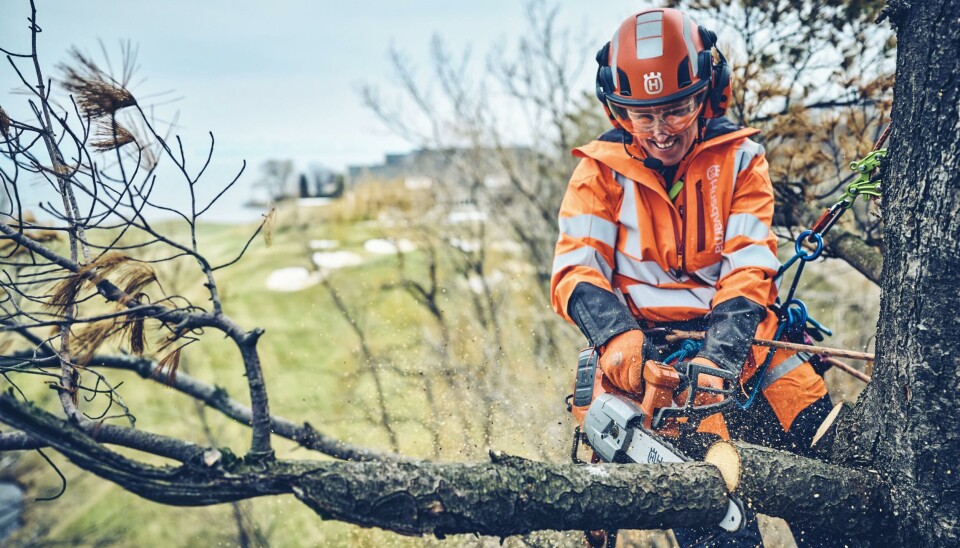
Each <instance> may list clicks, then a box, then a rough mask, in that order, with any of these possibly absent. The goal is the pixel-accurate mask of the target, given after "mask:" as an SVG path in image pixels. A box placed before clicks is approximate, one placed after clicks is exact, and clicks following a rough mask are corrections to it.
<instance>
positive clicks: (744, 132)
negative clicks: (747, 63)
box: [571, 117, 760, 196]
mask: <svg viewBox="0 0 960 548" xmlns="http://www.w3.org/2000/svg"><path fill="white" fill-rule="evenodd" d="M758 133H760V130H758V129H753V128H749V127H739V126H737V125H735V124H734V123H733V122H731V121H730V120H729V119H728V118H726V117H723V118H716V119H712V120H708V121H707V127H706V130H705V132H704V140H703V141H702V142H700V143H696V144H694V145H693V150H691V151H690V153H689V154H687V155H686V157H684V159H683V160H682V161H681V162H680V166H679V168H678V170H677V172H678V173H683V172H684V171H686V168H687V164H688V163H689V162H690V160H691V159H693V158H695V157H696V156H697V155H698V154H700V153H701V152H703V151H704V150H706V149H708V148H711V147H715V146H718V145H722V144H724V143H728V142H730V141H735V140H737V139H742V138H744V137H751V136H753V135H756V134H758ZM632 141H633V136H632V135H630V134H629V133H628V132H626V131H624V130H623V129H612V130H610V131H607V132H606V133H604V134H603V135H601V136H600V137H598V138H597V139H596V140H594V141H592V142H590V143H588V144H586V145H584V146H582V147H577V148H575V149H573V150H572V151H571V152H572V154H573V155H574V156H576V157H578V158H593V159H594V160H597V161H598V162H600V163H602V164H605V165H607V166H609V167H610V168H611V169H613V170H614V171H617V172H618V173H621V174H623V175H625V176H627V177H629V178H630V179H633V180H634V181H648V180H649V179H650V173H651V172H652V170H650V169H649V168H647V167H645V166H644V165H643V164H642V163H641V162H642V160H643V159H645V158H646V157H647V153H646V152H645V151H644V150H643V148H642V147H638V146H633V145H632ZM625 147H629V149H630V154H627V152H626V151H625V150H624V148H625ZM631 155H632V156H633V157H631ZM634 157H636V158H638V159H639V160H637V159H634ZM648 186H650V187H651V188H653V189H654V190H663V187H662V185H661V184H655V185H654V184H648ZM663 194H664V196H666V191H665V190H663Z"/></svg>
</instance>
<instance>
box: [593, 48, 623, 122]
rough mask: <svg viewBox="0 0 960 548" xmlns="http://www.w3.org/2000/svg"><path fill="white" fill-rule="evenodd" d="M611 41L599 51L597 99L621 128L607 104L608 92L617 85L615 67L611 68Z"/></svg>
mask: <svg viewBox="0 0 960 548" xmlns="http://www.w3.org/2000/svg"><path fill="white" fill-rule="evenodd" d="M609 58H610V42H607V43H606V44H604V45H603V47H602V48H600V51H598V52H597V65H598V67H597V100H598V101H600V104H601V105H603V110H604V111H605V112H606V113H607V118H609V119H610V123H611V124H613V127H615V128H617V129H620V123H619V122H617V120H616V118H614V116H613V113H612V112H610V106H609V105H607V94H608V93H613V92H614V91H615V88H616V85H615V84H614V81H613V69H612V68H610V61H609V60H608V59H609Z"/></svg>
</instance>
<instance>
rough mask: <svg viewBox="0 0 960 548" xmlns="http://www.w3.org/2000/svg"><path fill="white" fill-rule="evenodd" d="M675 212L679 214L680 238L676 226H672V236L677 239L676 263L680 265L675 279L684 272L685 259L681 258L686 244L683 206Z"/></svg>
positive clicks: (685, 221)
mask: <svg viewBox="0 0 960 548" xmlns="http://www.w3.org/2000/svg"><path fill="white" fill-rule="evenodd" d="M677 211H679V213H680V225H681V232H682V236H681V235H679V234H677V226H676V225H674V226H673V235H674V236H675V237H676V238H677V262H678V263H680V268H679V269H678V270H677V279H679V278H680V276H682V275H683V272H684V271H685V270H686V267H685V266H684V261H685V257H684V256H683V248H684V244H685V243H686V242H687V220H686V219H685V218H684V216H683V206H682V205H681V206H680V207H678V208H677Z"/></svg>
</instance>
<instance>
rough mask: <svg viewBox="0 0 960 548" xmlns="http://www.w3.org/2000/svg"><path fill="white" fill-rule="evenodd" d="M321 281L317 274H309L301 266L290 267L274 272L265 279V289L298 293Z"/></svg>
mask: <svg viewBox="0 0 960 548" xmlns="http://www.w3.org/2000/svg"><path fill="white" fill-rule="evenodd" d="M320 279H321V276H320V273H319V272H310V271H309V270H307V269H306V268H304V267H302V266H292V267H289V268H280V269H277V270H274V271H273V272H271V273H270V276H268V277H267V289H270V290H273V291H283V292H288V291H300V290H301V289H306V288H308V287H310V286H312V285H314V284H316V283H317V282H319V281H320Z"/></svg>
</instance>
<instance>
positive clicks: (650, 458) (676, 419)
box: [570, 348, 744, 532]
mask: <svg viewBox="0 0 960 548" xmlns="http://www.w3.org/2000/svg"><path fill="white" fill-rule="evenodd" d="M701 375H705V376H712V377H717V378H720V379H722V380H723V381H725V382H724V386H726V387H729V388H713V387H706V386H700V383H699V382H698V381H699V379H700V376H701ZM736 386H737V380H736V375H735V374H734V373H732V372H730V371H725V370H722V369H717V368H714V367H708V366H704V365H700V364H696V363H692V362H680V363H678V364H677V365H675V366H674V365H667V364H665V363H662V362H658V361H654V360H648V361H647V362H646V364H645V366H644V368H643V388H642V392H641V395H640V396H639V397H637V395H635V394H630V393H627V392H624V391H622V390H619V389H618V388H616V387H615V386H613V385H612V384H611V383H610V382H609V381H608V380H607V379H606V378H604V376H603V372H602V371H601V369H600V367H598V355H597V352H596V350H595V349H593V348H587V349H584V350H582V351H581V352H580V358H579V361H578V363H577V381H576V386H575V388H574V393H573V398H572V402H571V405H570V411H571V412H572V413H573V416H574V417H575V418H576V420H577V423H579V426H578V427H577V430H576V432H575V433H574V441H573V451H572V457H573V460H574V462H578V463H579V462H581V461H580V459H579V458H578V457H577V455H578V451H579V445H580V443H581V442H582V443H585V444H586V445H588V446H589V447H590V448H591V449H593V454H594V461H595V462H610V463H635V464H661V463H669V462H688V461H690V460H692V459H690V458H688V457H687V456H686V455H684V454H683V453H682V452H680V451H679V450H678V449H677V448H676V447H674V445H673V444H672V443H671V441H670V440H676V439H677V438H679V437H680V430H681V428H687V429H693V428H695V427H696V424H697V423H699V421H700V420H701V419H703V418H706V417H708V416H710V415H713V414H714V413H718V412H720V411H721V410H723V409H724V408H726V407H727V406H729V405H731V404H733V403H734V402H735V401H736V400H735V398H736ZM705 393H706V394H714V395H715V396H714V397H713V398H709V399H712V400H714V401H712V402H710V403H705V404H697V403H695V402H696V401H698V399H697V395H698V394H705ZM678 400H679V402H678ZM743 516H744V511H743V503H742V502H741V501H740V500H739V499H738V498H737V497H733V496H731V497H730V504H729V506H728V508H727V514H726V515H725V516H724V518H723V520H722V521H721V522H720V524H719V525H720V527H722V528H723V529H725V530H727V531H731V532H732V531H737V530H739V529H740V528H741V527H742V526H743V523H744V519H743Z"/></svg>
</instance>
